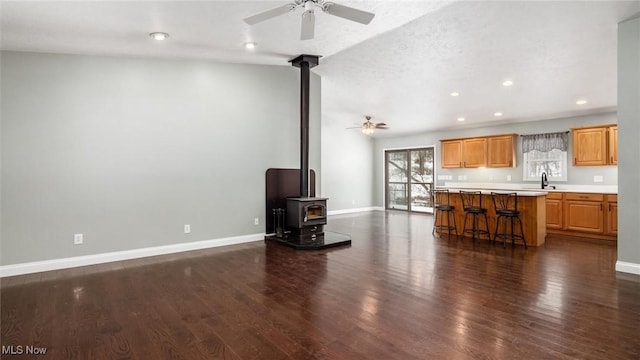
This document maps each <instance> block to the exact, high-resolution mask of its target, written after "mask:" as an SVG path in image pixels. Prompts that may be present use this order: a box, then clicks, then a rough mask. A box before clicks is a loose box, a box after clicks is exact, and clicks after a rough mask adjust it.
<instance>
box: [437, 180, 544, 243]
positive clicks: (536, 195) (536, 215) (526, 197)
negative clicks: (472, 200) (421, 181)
mask: <svg viewBox="0 0 640 360" xmlns="http://www.w3.org/2000/svg"><path fill="white" fill-rule="evenodd" d="M438 188H439V189H440V188H441V187H438ZM442 189H448V190H449V193H450V202H451V205H453V206H454V207H455V211H454V214H455V217H456V225H457V230H458V234H460V235H462V229H463V228H464V217H465V214H464V210H463V208H462V198H461V197H460V191H461V190H462V191H480V192H481V193H482V195H481V196H482V207H483V208H486V209H487V220H488V221H489V224H488V225H489V231H490V232H491V237H492V238H493V235H494V231H495V227H496V211H495V207H494V205H493V200H492V199H491V192H492V191H493V192H499V193H509V192H515V193H517V194H518V210H519V211H520V218H521V219H522V225H523V227H524V237H525V239H526V241H527V245H529V246H541V245H543V244H544V242H545V238H546V236H547V227H546V195H547V192H546V191H513V190H490V189H475V188H474V189H461V188H448V187H442ZM439 218H440V215H438V223H439V221H440V219H439ZM442 221H443V224H444V225H447V216H446V214H443V215H442ZM483 221H484V220H482V221H481V222H480V224H479V225H480V226H481V227H482V228H484V225H483V224H482V222H483ZM469 223H471V220H469ZM516 231H519V229H517V230H516ZM516 233H517V232H516ZM445 234H446V231H445ZM465 236H468V235H465ZM517 243H520V244H521V243H522V241H516V244H517Z"/></svg>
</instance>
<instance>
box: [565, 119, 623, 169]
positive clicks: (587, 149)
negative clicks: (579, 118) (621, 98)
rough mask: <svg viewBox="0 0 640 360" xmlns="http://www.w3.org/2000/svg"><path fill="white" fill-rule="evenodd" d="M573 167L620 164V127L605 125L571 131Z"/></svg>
mask: <svg viewBox="0 0 640 360" xmlns="http://www.w3.org/2000/svg"><path fill="white" fill-rule="evenodd" d="M571 130H572V133H573V165H575V166H596V165H615V164H617V163H618V151H617V147H618V127H617V126H616V125H603V126H592V127H582V128H575V129H571Z"/></svg>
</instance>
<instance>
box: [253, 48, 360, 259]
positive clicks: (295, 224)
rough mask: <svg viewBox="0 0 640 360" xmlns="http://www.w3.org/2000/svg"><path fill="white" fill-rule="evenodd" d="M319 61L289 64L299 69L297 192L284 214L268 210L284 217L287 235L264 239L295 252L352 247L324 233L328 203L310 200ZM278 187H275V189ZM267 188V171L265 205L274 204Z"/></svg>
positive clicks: (348, 240)
mask: <svg viewBox="0 0 640 360" xmlns="http://www.w3.org/2000/svg"><path fill="white" fill-rule="evenodd" d="M318 60H319V57H318V56H314V55H300V56H298V57H297V58H295V59H293V60H291V61H290V62H291V64H292V65H293V66H295V67H299V68H300V172H299V175H300V191H299V193H298V194H297V196H289V197H287V198H286V209H285V210H284V211H282V209H275V208H274V209H271V210H272V211H273V213H274V217H275V216H276V214H280V215H281V216H283V213H284V214H286V216H285V218H286V229H285V230H286V231H278V229H274V232H275V235H267V237H266V238H265V240H269V241H274V242H277V243H280V244H283V245H287V246H291V247H294V248H296V249H323V248H327V247H333V246H341V245H348V244H351V237H349V236H348V235H343V234H337V233H332V232H325V231H324V225H325V224H327V199H326V198H320V197H313V196H312V197H310V196H309V75H310V74H309V69H310V68H312V67H314V66H316V65H318ZM270 170H275V169H270ZM281 185H282V184H276V186H278V187H281ZM269 188H270V184H269V171H267V204H269V203H270V202H271V203H272V204H273V203H274V201H272V200H271V201H270V199H269ZM314 190H315V189H314ZM314 193H315V191H314ZM276 202H277V201H276ZM267 211H269V209H267ZM267 214H269V212H267ZM276 222H277V223H280V222H279V221H276ZM267 233H269V226H268V224H267Z"/></svg>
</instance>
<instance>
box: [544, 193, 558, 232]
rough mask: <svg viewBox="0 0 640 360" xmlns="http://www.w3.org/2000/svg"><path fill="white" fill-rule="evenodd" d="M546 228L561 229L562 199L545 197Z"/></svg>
mask: <svg viewBox="0 0 640 360" xmlns="http://www.w3.org/2000/svg"><path fill="white" fill-rule="evenodd" d="M546 211H547V228H549V229H562V200H561V199H559V200H558V199H547V209H546Z"/></svg>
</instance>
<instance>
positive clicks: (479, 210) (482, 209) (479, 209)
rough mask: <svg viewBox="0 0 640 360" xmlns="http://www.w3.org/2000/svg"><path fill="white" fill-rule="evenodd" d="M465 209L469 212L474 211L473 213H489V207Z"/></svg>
mask: <svg viewBox="0 0 640 360" xmlns="http://www.w3.org/2000/svg"><path fill="white" fill-rule="evenodd" d="M464 211H465V212H468V213H472V214H486V213H487V209H484V208H465V209H464Z"/></svg>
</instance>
